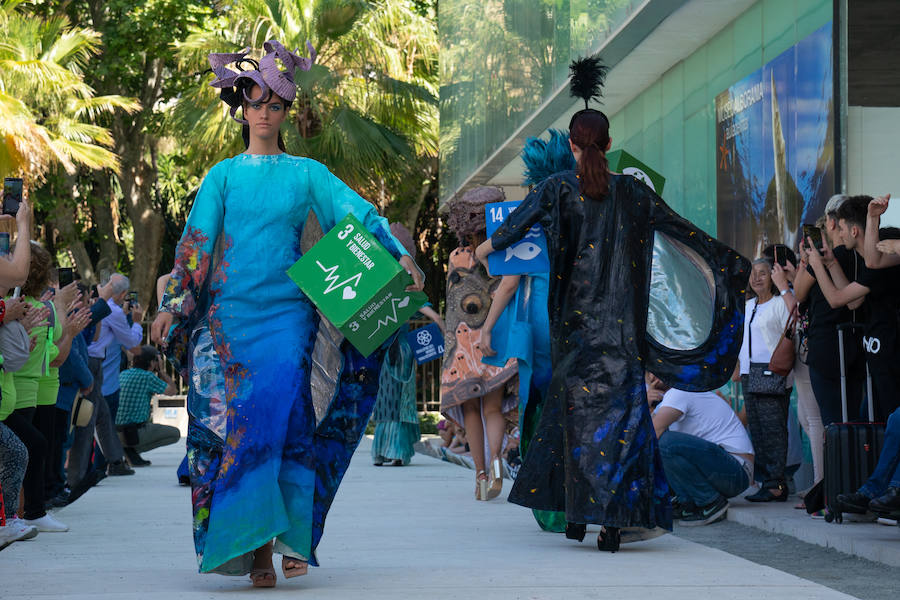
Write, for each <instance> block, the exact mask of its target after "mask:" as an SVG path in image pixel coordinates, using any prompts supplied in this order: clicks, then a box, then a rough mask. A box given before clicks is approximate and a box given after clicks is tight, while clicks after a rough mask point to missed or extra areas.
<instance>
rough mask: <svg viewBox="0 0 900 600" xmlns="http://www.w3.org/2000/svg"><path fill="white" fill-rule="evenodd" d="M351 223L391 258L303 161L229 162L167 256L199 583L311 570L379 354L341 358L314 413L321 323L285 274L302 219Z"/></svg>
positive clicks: (372, 220)
mask: <svg viewBox="0 0 900 600" xmlns="http://www.w3.org/2000/svg"><path fill="white" fill-rule="evenodd" d="M350 213H352V214H353V215H355V216H356V217H357V218H358V219H359V220H360V221H361V222H362V223H363V224H364V225H365V226H366V228H367V229H369V231H371V232H372V233H373V234H374V235H375V236H376V237H377V238H378V240H379V241H380V242H381V243H382V244H383V245H384V246H385V247H386V248H387V249H388V250H389V251H390V252H391V254H393V255H394V256H395V258H396V257H400V256H401V255H405V254H406V251H405V250H404V249H403V247H402V246H401V245H400V243H399V242H397V240H396V239H395V238H394V237H393V236H392V235H391V234H390V230H389V229H388V223H387V221H386V220H385V219H383V218H381V217H379V216H378V214H377V212H376V210H375V208H374V207H373V206H372V205H371V204H369V203H368V202H366V201H365V200H363V199H362V198H361V197H360V196H359V195H357V194H356V193H355V192H354V191H353V190H351V189H350V188H349V187H347V186H346V185H345V184H344V183H343V182H341V181H340V180H339V179H338V178H337V177H335V176H334V175H332V174H331V173H330V172H329V171H328V169H327V168H326V167H325V166H324V165H322V164H320V163H318V162H316V161H314V160H310V159H306V158H300V157H295V156H290V155H288V154H279V155H250V154H240V155H238V156H235V157H233V158H230V159H226V160H224V161H222V162H220V163H218V164H217V165H215V166H214V167H213V168H212V169H211V170H210V172H209V174H208V175H207V176H206V178H205V179H204V181H203V184H202V185H201V187H200V190H199V192H198V194H197V197H196V199H195V201H194V205H193V207H192V209H191V213H190V216H189V217H188V221H187V225H186V227H185V230H184V234H183V236H182V238H181V241H180V242H179V244H178V248H177V251H176V257H175V267H174V269H173V272H172V278H171V280H170V281H169V284H168V287H167V291H166V296H165V297H164V299H163V303H162V307H161V309H162V310H166V311H170V312H173V313H175V314H176V316H177V317H178V320H177V325H176V326H175V327H174V328H173V331H172V332H171V333H170V342H169V347H168V350H169V353H170V355H171V356H172V357H173V358H175V359H176V360H177V361H178V362H179V364H180V365H181V366H182V367H183V368H184V375H185V376H186V377H187V379H188V381H189V382H190V388H189V398H188V403H189V412H190V416H191V419H190V425H189V434H188V458H189V464H190V471H191V482H192V489H193V495H192V500H193V509H194V541H195V546H196V551H197V557H198V561H199V564H200V571H201V572H217V573H223V574H231V575H238V574H244V573H248V572H249V571H250V567H251V563H252V553H253V550H254V549H256V548H258V547H260V546H262V545H264V544H265V543H267V542H268V541H270V540H272V539H275V551H276V552H279V553H282V554H285V555H288V556H292V557H298V558H302V559H307V560H308V561H309V562H310V564H312V565H316V564H317V561H316V556H315V549H316V546H317V545H318V543H319V540H320V539H321V536H322V529H323V526H324V522H325V516H326V514H327V512H328V509H329V507H330V505H331V502H332V501H333V499H334V496H335V493H336V491H337V487H338V484H339V483H340V481H341V478H342V477H343V475H344V472H345V471H346V469H347V466H348V464H349V462H350V457H351V455H352V454H353V451H354V450H355V449H356V447H357V444H358V443H359V439H360V437H361V436H362V433H363V431H364V429H365V426H366V423H367V422H368V419H369V416H370V414H371V412H372V407H373V405H374V402H375V395H376V392H377V388H378V374H379V370H380V367H381V360H382V358H383V352H375V353H373V354H372V355H371V356H370V357H368V358H365V357H363V356H361V355H360V354H359V353H358V352H357V351H356V350H355V349H353V348H352V347H351V346H349V344H347V343H346V342H344V343H343V344H342V345H340V346H339V353H340V356H339V360H338V361H337V363H336V364H338V365H339V366H338V367H337V368H336V369H335V372H334V373H330V374H329V376H330V377H331V378H332V381H334V382H335V385H334V391H333V394H332V395H331V397H330V400H329V401H328V402H326V404H325V407H324V409H323V411H322V413H321V414H317V411H316V410H315V408H314V406H313V402H312V399H311V387H310V376H311V371H312V369H313V364H312V359H311V356H312V352H313V350H314V346H315V344H316V339H317V334H318V330H319V326H320V323H319V317H318V315H317V312H316V309H315V307H314V306H313V305H312V303H311V302H310V301H309V300H308V299H307V298H306V296H304V294H303V293H301V292H300V290H299V288H298V287H297V286H296V285H295V284H294V283H293V282H292V281H291V280H290V279H289V278H288V276H287V274H286V271H287V270H288V268H289V267H290V266H291V265H293V264H294V262H295V261H296V260H297V259H298V258H299V257H300V256H301V254H302V251H301V246H300V239H301V235H302V234H303V230H304V226H305V225H306V224H307V222H308V221H311V220H312V218H313V217H314V218H315V221H316V222H317V223H318V225H319V226H320V227H321V230H322V231H325V232H327V231H328V230H329V229H331V228H332V227H333V226H334V225H335V223H337V222H338V221H340V220H341V219H342V218H344V217H345V216H346V215H347V214H350Z"/></svg>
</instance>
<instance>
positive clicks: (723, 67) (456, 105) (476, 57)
mask: <svg viewBox="0 0 900 600" xmlns="http://www.w3.org/2000/svg"><path fill="white" fill-rule="evenodd" d="M725 1H727V0H722V2H725ZM647 4H650V3H648V2H627V1H615V0H613V1H608V2H603V1H593V2H591V1H575V0H573V1H569V2H566V1H540V0H508V1H506V2H503V1H491V0H488V1H482V2H474V1H471V0H443V1H442V2H441V4H440V15H439V16H440V21H439V27H440V32H441V43H442V51H441V68H442V73H441V76H442V81H444V82H445V83H444V85H443V86H442V89H441V173H440V175H441V181H440V185H441V199H442V201H446V200H447V199H448V198H449V196H450V195H452V194H453V193H454V192H455V191H456V190H457V189H459V187H460V185H462V184H463V182H465V181H466V179H467V178H468V177H469V176H470V175H471V174H472V173H473V172H474V171H475V170H477V169H478V168H479V166H480V165H482V164H483V163H484V162H485V160H487V159H488V157H490V156H491V155H492V154H493V153H494V152H495V151H496V150H497V149H498V148H499V147H500V146H501V145H502V144H503V142H504V141H505V140H507V139H508V138H509V137H510V136H511V135H512V134H513V132H514V131H515V130H516V129H517V128H518V127H519V126H520V125H521V124H522V123H523V122H525V120H526V119H528V118H529V116H530V115H531V114H533V113H534V112H535V111H536V110H538V109H539V108H540V107H541V106H542V105H543V104H544V103H545V102H546V101H547V99H548V98H549V97H551V96H552V95H553V94H555V93H556V92H557V91H558V90H559V89H560V87H561V86H564V85H565V84H566V82H567V77H568V70H567V68H568V63H569V62H570V61H571V60H572V58H573V57H577V56H582V55H585V54H588V53H591V52H595V51H597V49H599V48H601V47H602V46H603V44H604V42H606V41H608V40H609V39H610V37H611V36H612V35H616V34H617V31H616V30H617V29H618V28H619V27H620V26H622V25H623V24H625V23H626V21H628V19H630V18H632V17H634V15H635V13H636V12H637V11H640V10H642V9H643V8H645V6H646V5H647ZM680 4H683V5H689V4H691V2H682V3H680ZM745 4H748V3H745ZM833 12H834V3H833V1H832V0H760V1H758V2H755V3H749V4H748V8H746V10H743V11H742V12H741V13H739V15H737V16H736V17H735V18H734V19H733V20H731V21H730V22H729V23H727V25H725V26H724V27H719V28H717V29H714V30H709V29H704V26H705V24H704V23H703V22H696V27H697V31H696V38H697V39H698V40H705V41H703V43H702V44H701V45H700V46H699V47H698V48H697V49H696V50H694V51H693V52H692V53H690V55H688V56H687V57H686V58H684V59H683V60H680V61H679V62H677V63H676V64H675V65H674V66H672V67H670V68H668V69H667V70H665V71H664V72H660V73H659V74H658V77H657V78H656V80H655V81H654V82H653V83H651V84H650V85H649V86H647V87H646V88H644V89H643V90H642V91H641V92H640V93H638V94H637V95H636V96H635V97H633V98H632V99H630V100H628V101H627V102H626V103H625V105H624V106H623V107H622V108H617V109H616V110H615V112H614V113H612V114H610V115H609V116H610V126H611V128H610V133H611V136H612V138H613V149H614V150H615V149H624V150H626V151H627V152H629V153H630V154H632V155H634V156H636V157H638V158H639V159H640V160H641V161H643V162H644V163H646V164H647V165H648V166H649V167H651V168H652V169H654V170H656V171H658V172H659V173H661V174H662V175H663V176H664V177H665V178H666V184H665V191H664V193H663V197H664V198H665V199H666V201H667V202H668V203H669V204H670V205H671V206H672V208H674V209H675V210H676V211H678V212H679V213H681V214H682V215H684V216H685V217H686V218H688V219H690V220H692V221H693V222H695V223H696V224H697V225H699V226H700V227H702V228H703V229H704V230H706V231H708V232H713V233H714V232H716V229H717V223H716V155H715V152H716V143H715V126H716V123H715V97H716V96H717V95H718V94H720V93H721V92H722V91H724V90H726V89H728V87H729V86H731V85H732V84H734V83H735V82H737V81H739V80H741V79H742V78H744V77H746V76H747V75H748V74H750V73H753V72H754V71H756V70H758V69H760V68H761V67H762V66H763V65H765V64H766V63H767V62H768V61H770V60H772V59H773V58H774V57H776V56H778V55H779V54H780V53H782V52H784V51H785V50H787V49H789V48H790V47H791V46H793V45H794V44H796V43H798V42H799V41H800V40H802V39H804V38H805V37H806V36H808V35H810V34H811V33H812V32H814V31H816V30H817V29H819V28H820V27H822V26H823V25H825V24H826V23H828V22H829V21H831V20H832V19H833V17H834V15H833ZM692 25H693V24H692ZM689 33H692V32H689ZM640 51H641V49H640V43H638V44H637V45H636V47H635V50H634V51H633V52H634V53H639V52H640ZM602 56H603V52H601V57H602ZM568 108H570V107H567V109H568ZM563 117H564V118H563ZM559 118H560V119H561V121H559V123H564V122H567V121H568V115H563V114H560V115H559ZM562 126H563V127H565V125H562Z"/></svg>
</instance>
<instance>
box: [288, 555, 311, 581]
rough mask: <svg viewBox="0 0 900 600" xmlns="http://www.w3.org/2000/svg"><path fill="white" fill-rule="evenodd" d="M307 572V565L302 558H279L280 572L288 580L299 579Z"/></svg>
mask: <svg viewBox="0 0 900 600" xmlns="http://www.w3.org/2000/svg"><path fill="white" fill-rule="evenodd" d="M308 570H309V563H308V562H306V561H305V560H303V559H302V558H294V557H293V556H282V557H281V572H282V573H284V576H285V577H287V578H288V579H290V578H291V577H299V576H301V575H306V573H307V571H308Z"/></svg>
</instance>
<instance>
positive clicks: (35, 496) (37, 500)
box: [4, 408, 47, 519]
mask: <svg viewBox="0 0 900 600" xmlns="http://www.w3.org/2000/svg"><path fill="white" fill-rule="evenodd" d="M34 413H35V409H34V408H20V409H19V410H14V411H13V412H12V414H11V415H9V416H8V417H7V418H6V421H4V423H5V424H6V426H7V427H9V428H10V429H12V431H13V433H15V434H16V436H18V438H19V439H20V440H22V443H23V444H25V447H26V448H27V449H28V467H27V468H26V469H25V480H24V482H23V485H22V489H23V490H24V492H25V512H24V514H23V515H22V516H23V517H24V518H25V519H40V518H41V517H43V516H44V515H46V514H47V510H46V509H45V508H44V461H45V460H46V459H47V440H46V438H44V436H43V435H42V434H41V432H40V431H39V430H38V428H37V427H35V426H34V422H33V421H34ZM13 510H15V507H14V508H13Z"/></svg>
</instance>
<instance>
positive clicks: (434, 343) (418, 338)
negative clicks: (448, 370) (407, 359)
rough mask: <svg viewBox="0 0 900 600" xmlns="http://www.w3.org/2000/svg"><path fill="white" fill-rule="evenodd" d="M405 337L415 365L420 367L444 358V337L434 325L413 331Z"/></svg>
mask: <svg viewBox="0 0 900 600" xmlns="http://www.w3.org/2000/svg"><path fill="white" fill-rule="evenodd" d="M406 336H407V337H406V339H407V340H408V341H409V347H410V348H412V349H413V354H415V356H416V363H418V364H420V365H421V364H424V363H427V362H430V361H432V360H435V359H438V358H441V357H442V356H444V336H443V335H441V328H440V327H438V326H437V324H436V323H431V324H429V325H426V326H425V327H420V328H419V329H414V330H412V331H410V332H409V333H408V334H406Z"/></svg>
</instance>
